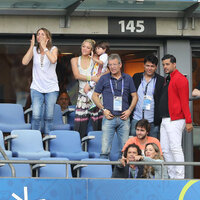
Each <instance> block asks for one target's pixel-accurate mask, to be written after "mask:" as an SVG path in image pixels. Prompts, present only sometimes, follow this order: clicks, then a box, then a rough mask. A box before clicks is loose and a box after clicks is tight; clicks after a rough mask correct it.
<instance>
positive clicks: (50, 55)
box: [40, 39, 58, 64]
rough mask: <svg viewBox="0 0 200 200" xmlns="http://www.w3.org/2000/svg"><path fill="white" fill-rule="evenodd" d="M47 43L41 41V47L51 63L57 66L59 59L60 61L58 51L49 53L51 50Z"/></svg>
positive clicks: (54, 50)
mask: <svg viewBox="0 0 200 200" xmlns="http://www.w3.org/2000/svg"><path fill="white" fill-rule="evenodd" d="M47 42H48V40H44V39H42V40H41V41H40V45H41V47H42V48H43V50H44V53H45V54H46V56H47V57H48V59H49V60H50V62H51V63H52V64H55V63H56V62H57V59H58V49H57V48H54V49H53V50H52V51H49V49H47Z"/></svg>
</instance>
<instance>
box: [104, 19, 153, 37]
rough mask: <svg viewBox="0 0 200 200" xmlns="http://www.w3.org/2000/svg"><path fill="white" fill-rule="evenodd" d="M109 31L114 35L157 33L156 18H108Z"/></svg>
mask: <svg viewBox="0 0 200 200" xmlns="http://www.w3.org/2000/svg"><path fill="white" fill-rule="evenodd" d="M108 33H109V34H114V35H116V34H117V35H155V34H156V19H155V18H116V17H109V18H108Z"/></svg>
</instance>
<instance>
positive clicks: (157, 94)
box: [133, 72, 165, 125]
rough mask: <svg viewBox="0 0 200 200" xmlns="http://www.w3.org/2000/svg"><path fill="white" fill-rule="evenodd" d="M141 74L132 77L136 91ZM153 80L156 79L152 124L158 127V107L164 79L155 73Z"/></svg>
mask: <svg viewBox="0 0 200 200" xmlns="http://www.w3.org/2000/svg"><path fill="white" fill-rule="evenodd" d="M143 74H144V73H143V72H141V73H136V74H134V76H133V81H134V84H135V87H136V90H138V88H139V86H140V84H141V81H142V79H143ZM155 78H156V85H155V91H154V95H153V97H154V103H155V106H154V124H155V125H160V123H161V118H160V114H159V109H158V106H159V101H160V95H161V92H162V88H163V85H164V82H165V79H164V77H163V76H160V75H159V74H157V73H155Z"/></svg>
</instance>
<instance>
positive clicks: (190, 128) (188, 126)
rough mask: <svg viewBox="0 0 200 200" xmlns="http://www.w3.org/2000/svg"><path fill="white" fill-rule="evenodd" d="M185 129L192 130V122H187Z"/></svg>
mask: <svg viewBox="0 0 200 200" xmlns="http://www.w3.org/2000/svg"><path fill="white" fill-rule="evenodd" d="M185 129H186V131H187V132H188V133H189V132H191V131H192V129H193V126H192V123H187V124H186V126H185Z"/></svg>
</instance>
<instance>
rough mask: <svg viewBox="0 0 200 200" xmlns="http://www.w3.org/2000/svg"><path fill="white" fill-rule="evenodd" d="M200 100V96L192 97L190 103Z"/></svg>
mask: <svg viewBox="0 0 200 200" xmlns="http://www.w3.org/2000/svg"><path fill="white" fill-rule="evenodd" d="M198 99H200V96H195V97H190V98H189V101H194V100H198Z"/></svg>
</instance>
